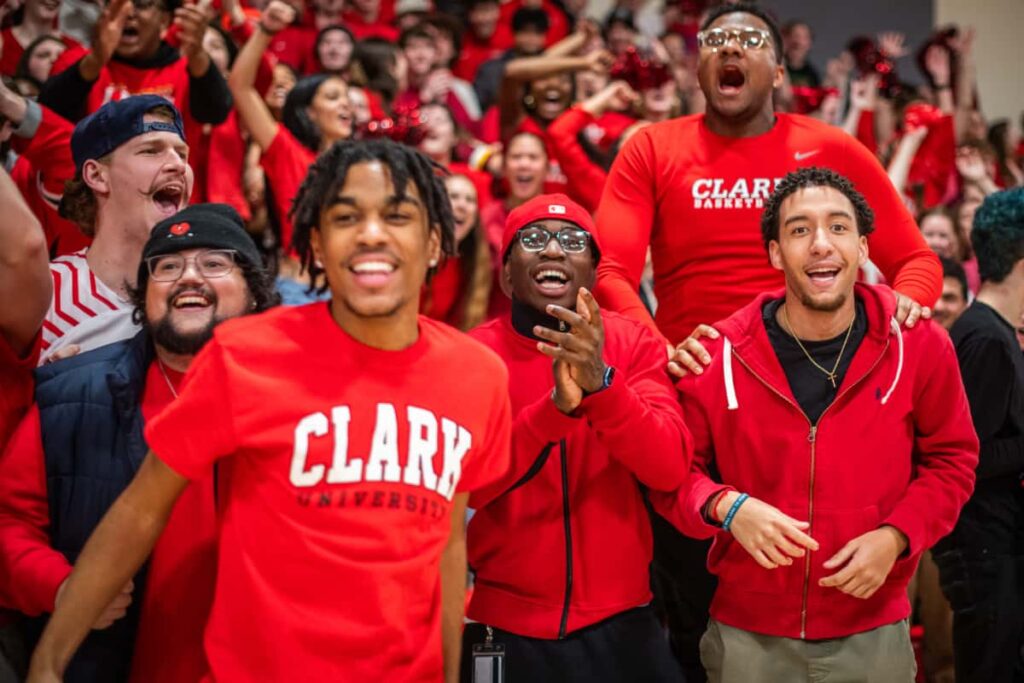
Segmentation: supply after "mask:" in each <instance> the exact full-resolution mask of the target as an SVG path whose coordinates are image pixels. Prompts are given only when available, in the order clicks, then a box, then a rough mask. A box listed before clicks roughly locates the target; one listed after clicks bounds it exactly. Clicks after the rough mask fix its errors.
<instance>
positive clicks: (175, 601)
mask: <svg viewBox="0 0 1024 683" xmlns="http://www.w3.org/2000/svg"><path fill="white" fill-rule="evenodd" d="M167 373H168V378H169V379H170V381H171V382H173V383H175V384H177V383H179V382H180V379H181V375H179V374H178V373H175V372H174V371H173V370H171V369H168V370H167ZM171 400H172V394H171V390H170V388H169V387H168V385H167V380H165V379H164V377H163V375H162V374H161V373H160V371H159V368H158V366H157V364H156V363H152V364H151V365H150V366H149V370H148V372H147V374H146V384H145V390H144V392H143V397H142V415H143V419H144V420H146V421H148V420H150V419H151V418H152V416H153V415H154V414H155V413H158V412H159V411H160V410H161V409H162V408H164V407H165V406H166V405H168V404H169V403H170V402H171ZM0 466H2V468H3V472H4V476H3V477H0V576H2V577H3V580H2V581H0V600H2V601H3V603H4V605H5V606H9V607H12V608H15V609H17V610H20V611H21V612H24V613H25V614H28V615H37V614H43V613H47V612H52V611H53V601H54V598H55V597H56V594H57V589H58V588H59V587H60V584H61V583H62V582H63V581H64V579H66V578H67V576H68V574H69V573H70V572H71V565H70V564H69V563H68V561H67V560H66V559H65V558H64V556H63V555H62V554H61V553H60V552H58V551H57V550H55V549H53V548H52V547H51V546H50V537H49V533H48V530H47V529H48V527H49V524H50V513H49V506H50V503H49V500H48V498H47V493H46V467H45V456H44V454H43V440H42V434H41V431H40V421H39V409H38V408H37V407H35V406H32V409H31V410H30V411H29V412H28V414H27V415H26V416H25V418H24V420H22V422H21V424H19V425H18V428H17V430H16V431H15V432H14V435H13V436H12V437H11V442H10V444H8V448H7V449H6V450H5V451H4V453H3V456H2V459H0ZM216 538H217V525H216V513H215V509H214V497H213V475H212V469H211V468H207V470H206V472H205V473H204V474H203V475H202V476H201V477H199V478H198V479H197V480H196V481H194V482H192V484H191V485H190V486H189V487H188V488H187V489H185V492H184V493H182V495H181V498H179V499H178V501H177V502H176V503H175V504H174V509H173V510H172V511H171V516H170V519H169V520H168V522H167V526H166V527H165V529H164V532H163V534H161V536H160V540H159V541H157V544H156V547H155V548H154V550H153V554H152V556H151V558H150V562H149V573H148V574H147V578H146V588H145V593H144V594H143V597H142V613H141V615H142V617H141V620H140V623H139V630H138V633H137V635H136V641H135V654H134V657H133V659H132V674H131V680H132V681H138V682H139V683H141V682H142V681H145V682H146V683H153V682H156V683H179V682H180V681H196V680H199V678H200V677H201V676H202V675H203V674H204V673H205V672H206V668H207V667H206V658H205V656H204V653H203V638H202V632H203V626H204V625H205V624H206V619H207V616H208V615H209V611H210V605H211V604H212V602H213V587H214V579H215V576H216ZM134 597H135V599H138V597H139V596H138V594H136V595H135V596H134Z"/></svg>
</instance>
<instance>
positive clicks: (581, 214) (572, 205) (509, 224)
mask: <svg viewBox="0 0 1024 683" xmlns="http://www.w3.org/2000/svg"><path fill="white" fill-rule="evenodd" d="M548 218H554V219H556V220H560V221H568V222H570V223H575V224H576V225H577V226H579V227H580V228H582V229H583V230H586V231H587V232H588V233H590V243H591V244H592V245H593V247H594V249H595V250H596V251H597V252H600V251H601V247H600V245H599V244H598V243H597V230H596V229H595V227H594V219H593V218H592V217H591V216H590V212H589V211H587V210H586V209H584V208H583V207H582V206H580V205H579V204H577V203H576V202H574V201H573V200H571V199H569V198H568V197H566V196H565V195H564V194H542V195H540V196H537V197H534V198H533V199H531V200H530V201H528V202H526V203H525V204H520V205H519V206H517V207H516V208H514V209H512V211H511V212H510V213H509V214H508V218H507V219H505V232H503V233H502V235H501V256H502V258H505V256H507V255H508V250H509V248H510V247H511V246H512V242H513V241H514V240H515V238H516V233H517V232H519V231H520V230H522V229H523V228H525V227H526V226H527V225H530V224H531V223H536V222H537V221H542V220H545V219H548Z"/></svg>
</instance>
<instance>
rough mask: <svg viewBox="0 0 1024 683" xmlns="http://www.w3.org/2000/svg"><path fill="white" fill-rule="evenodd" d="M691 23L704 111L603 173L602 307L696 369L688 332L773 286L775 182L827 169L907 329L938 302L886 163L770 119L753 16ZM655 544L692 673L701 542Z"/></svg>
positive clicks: (795, 124)
mask: <svg viewBox="0 0 1024 683" xmlns="http://www.w3.org/2000/svg"><path fill="white" fill-rule="evenodd" d="M701 28H702V31H701V33H700V44H701V47H700V52H699V64H698V80H699V81H700V86H701V90H702V92H703V93H704V96H705V99H706V100H707V110H706V112H705V113H704V114H698V115H693V116H684V117H680V118H676V119H672V120H669V121H665V122H662V123H656V124H654V125H651V126H647V127H646V128H644V129H642V130H641V131H639V132H638V133H636V134H635V135H634V136H633V137H632V138H630V139H629V141H628V142H627V143H626V144H625V145H624V146H623V148H622V151H621V152H620V153H619V154H618V156H617V157H616V159H615V163H614V164H613V165H612V169H611V171H610V172H609V174H608V181H607V183H606V184H605V188H604V193H603V195H602V197H601V203H600V206H599V207H598V210H597V214H596V221H597V229H598V232H599V233H600V236H601V243H602V244H603V245H604V247H605V258H604V259H602V261H601V267H600V268H599V269H598V284H597V290H596V294H597V297H598V299H599V300H600V301H601V302H602V303H603V305H604V306H606V307H608V308H610V309H612V310H614V311H618V312H620V313H625V314H626V315H628V316H630V317H632V318H634V319H636V320H640V321H642V322H645V323H646V324H648V325H650V326H651V328H652V329H655V330H656V331H657V332H658V333H659V334H661V335H663V337H664V338H665V339H666V340H667V342H668V344H669V345H671V347H673V348H675V351H674V352H673V351H670V353H671V354H672V355H671V356H670V357H671V358H672V361H673V362H672V363H671V364H670V370H672V371H673V372H676V373H679V374H681V373H682V369H681V368H682V367H687V368H689V369H690V370H691V371H692V372H700V371H701V368H700V362H701V361H707V360H708V357H707V355H706V352H705V351H704V350H703V349H701V348H700V344H699V342H697V341H695V340H689V341H690V342H692V343H693V344H696V345H697V348H693V347H688V346H687V337H688V336H689V335H690V334H691V333H693V332H694V330H695V329H696V328H697V327H698V325H701V324H702V323H703V324H711V323H713V322H715V321H716V320H721V319H723V318H725V317H726V316H728V315H731V314H732V313H733V312H735V311H736V309H737V308H739V307H740V306H743V305H745V304H747V303H749V302H750V301H751V300H752V299H753V298H754V297H755V296H756V295H757V294H759V293H761V292H764V291H769V290H772V289H775V288H777V287H779V286H781V285H782V277H781V276H780V274H779V273H778V271H776V270H774V269H773V268H771V267H770V266H769V265H768V264H767V263H766V262H765V260H764V256H763V254H762V252H761V240H760V233H759V228H758V221H759V219H760V215H761V210H762V209H763V207H764V203H765V201H766V200H767V199H768V196H769V195H770V194H771V192H772V190H773V188H774V187H775V184H776V183H777V182H778V181H779V179H781V178H782V177H783V176H784V175H786V174H787V173H788V172H790V171H793V170H796V169H798V168H800V167H804V166H812V165H813V166H827V167H830V168H833V169H835V170H836V171H838V172H840V173H842V174H843V175H845V176H847V177H849V178H850V180H851V181H852V182H853V183H854V185H856V186H857V188H858V190H859V191H861V192H862V193H863V194H864V195H865V196H866V197H867V198H868V201H869V203H870V204H871V206H872V207H873V208H874V209H875V211H876V213H877V215H878V216H879V217H880V218H879V221H878V230H877V231H875V233H874V234H872V236H871V255H872V259H873V261H874V263H875V264H876V265H877V266H878V267H879V268H880V269H881V271H882V273H883V274H884V275H885V277H886V279H887V280H888V282H889V283H890V284H891V285H892V287H893V289H894V290H895V291H896V292H897V295H898V296H897V300H898V302H899V307H898V309H897V319H898V321H899V322H900V323H904V322H906V324H907V326H908V327H909V326H912V325H913V324H914V322H915V321H916V320H917V319H918V317H919V316H920V315H922V313H923V309H922V307H926V306H931V305H932V304H934V303H935V301H936V300H937V299H938V298H939V294H940V293H941V291H942V271H941V268H940V266H939V262H938V259H937V258H936V256H935V255H934V254H933V253H932V252H931V250H929V249H928V245H927V244H925V242H924V239H923V238H922V237H921V233H920V231H919V230H918V229H917V225H916V224H915V222H914V219H913V217H912V216H911V215H910V213H909V212H908V211H907V209H906V207H905V206H904V205H903V201H902V199H901V197H900V196H899V194H898V193H897V192H896V190H895V189H894V188H893V185H892V183H891V182H890V180H889V177H888V175H887V174H886V172H885V169H883V168H882V166H881V165H880V164H879V163H878V161H877V160H876V159H875V158H874V157H873V156H872V155H871V154H870V153H869V152H868V151H867V150H866V149H865V148H864V146H863V145H861V144H860V143H859V142H857V141H856V140H855V139H853V138H852V137H850V136H849V135H847V134H846V133H844V132H843V131H842V130H840V129H838V128H833V127H830V126H828V125H826V124H823V123H821V122H819V121H816V120H814V119H811V118H809V117H806V116H798V115H795V114H783V113H778V114H777V113H775V111H774V108H773V106H772V93H773V91H774V89H775V88H777V87H779V86H780V85H782V81H783V77H784V73H785V68H784V66H783V63H782V48H781V43H782V40H781V37H780V36H779V32H778V29H777V28H776V26H775V24H774V23H773V22H772V20H771V18H770V17H769V16H768V15H767V14H766V13H765V12H764V10H763V9H760V8H758V7H756V6H752V5H746V4H739V5H729V4H727V5H723V6H722V7H720V8H718V9H715V10H713V11H712V12H711V13H710V14H709V16H708V18H707V20H706V21H705V22H704V24H703V26H702V27H701ZM648 248H650V252H651V258H652V264H653V268H654V293H655V297H656V299H657V301H658V308H657V312H656V314H655V318H654V319H652V318H651V316H650V314H649V313H648V312H647V309H646V308H645V307H644V304H643V303H642V301H641V299H640V296H639V294H638V292H639V290H640V277H641V274H642V273H643V269H644V263H645V261H646V256H647V252H648ZM655 325H656V326H655ZM701 329H704V328H701ZM711 334H713V332H712V333H711ZM687 348H689V349H690V352H687V350H686V349H687ZM691 354H692V356H691ZM655 537H656V539H657V542H656V546H657V550H656V553H655V554H656V560H655V564H656V567H657V568H658V572H657V577H658V582H657V584H656V585H661V584H663V583H664V584H666V585H665V590H661V589H660V588H659V589H658V591H657V592H658V593H659V597H664V596H671V595H674V594H682V595H684V599H683V600H682V601H681V602H680V604H679V606H678V608H677V607H676V606H673V605H668V606H667V611H668V614H669V617H670V618H669V623H670V624H672V633H673V641H674V645H675V646H676V648H677V654H679V656H680V658H681V659H682V660H684V662H687V663H692V664H693V666H694V669H692V670H691V671H692V675H693V676H694V677H698V676H700V673H699V671H698V670H696V667H697V661H696V660H697V651H696V650H697V640H698V639H699V633H700V632H701V630H702V629H703V625H704V623H706V621H707V613H706V605H707V602H708V599H709V598H710V588H711V587H710V586H709V585H707V581H706V580H700V579H696V578H687V580H686V581H685V582H684V583H678V582H677V581H676V580H674V579H672V578H671V577H672V576H678V575H679V574H680V571H679V570H680V567H682V568H683V570H682V574H684V575H685V576H687V577H694V576H695V575H698V574H699V573H700V572H701V571H702V570H701V568H700V566H699V565H698V564H697V563H698V562H700V563H701V564H703V560H702V558H703V557H704V556H705V555H706V553H707V547H706V545H703V546H700V547H696V546H698V545H699V544H696V543H694V542H691V541H688V540H686V539H679V538H678V535H677V534H675V533H674V531H673V530H672V529H671V528H670V527H668V525H666V524H664V522H663V521H662V520H658V519H655ZM704 578H705V579H706V578H707V577H704ZM701 593H703V595H701ZM672 602H676V601H675V600H674V599H672ZM675 615H678V616H679V618H678V619H677V618H676V616H675ZM684 634H689V636H686V635H684Z"/></svg>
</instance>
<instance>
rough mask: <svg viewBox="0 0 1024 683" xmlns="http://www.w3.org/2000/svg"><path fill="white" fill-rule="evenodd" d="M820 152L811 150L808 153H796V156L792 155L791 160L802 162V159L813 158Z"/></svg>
mask: <svg viewBox="0 0 1024 683" xmlns="http://www.w3.org/2000/svg"><path fill="white" fill-rule="evenodd" d="M820 151H821V150H820V149H812V150H811V151H810V152H797V153H796V154H794V155H793V158H794V159H796V160H797V161H803V160H804V159H809V158H810V157H813V156H814V155H815V154H817V153H818V152H820Z"/></svg>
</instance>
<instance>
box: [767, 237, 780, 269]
mask: <svg viewBox="0 0 1024 683" xmlns="http://www.w3.org/2000/svg"><path fill="white" fill-rule="evenodd" d="M768 260H769V261H771V262H772V268H774V269H775V270H782V248H781V247H780V246H779V241H778V240H772V241H771V242H769V243H768Z"/></svg>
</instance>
